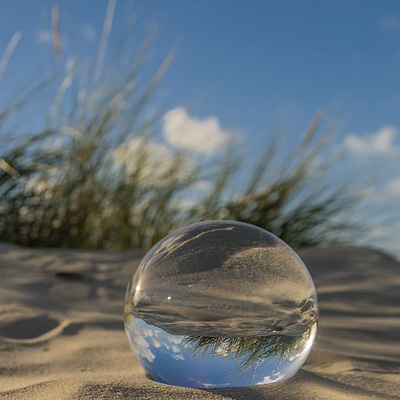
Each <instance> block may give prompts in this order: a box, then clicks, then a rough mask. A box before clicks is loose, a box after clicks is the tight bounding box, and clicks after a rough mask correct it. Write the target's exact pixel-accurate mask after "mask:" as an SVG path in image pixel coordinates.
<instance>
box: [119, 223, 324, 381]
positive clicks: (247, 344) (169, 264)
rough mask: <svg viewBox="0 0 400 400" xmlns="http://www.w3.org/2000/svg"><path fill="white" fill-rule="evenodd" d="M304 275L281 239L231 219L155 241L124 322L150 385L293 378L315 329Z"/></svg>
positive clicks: (132, 288) (131, 291)
mask: <svg viewBox="0 0 400 400" xmlns="http://www.w3.org/2000/svg"><path fill="white" fill-rule="evenodd" d="M317 316H318V309H317V303H316V292H315V287H314V283H313V281H312V278H311V276H310V274H309V272H308V270H307V268H306V267H305V265H304V264H303V262H302V261H301V259H300V258H299V257H298V255H297V254H296V253H295V252H294V251H293V250H292V249H291V248H290V247H289V246H288V245H287V244H285V243H284V242H283V241H282V240H280V239H279V238H277V237H276V236H275V235H273V234H272V233H270V232H267V231H265V230H263V229H261V228H258V227H256V226H253V225H250V224H245V223H241V222H236V221H206V222H200V223H196V224H192V225H189V226H186V227H184V228H182V229H179V230H177V231H175V232H173V233H171V234H170V235H168V236H166V237H165V238H164V239H162V240H161V241H160V242H158V243H157V244H156V245H155V246H154V247H153V248H152V249H151V250H150V251H149V252H148V253H147V254H146V256H145V257H144V258H143V260H142V261H141V263H140V265H139V267H138V269H137V271H136V273H135V274H134V276H133V278H132V279H131V281H130V282H129V284H128V289H127V293H126V300H125V310H124V321H125V330H126V333H127V336H128V339H129V343H130V346H131V348H132V350H133V352H134V354H135V356H136V357H137V358H138V360H139V361H140V363H141V364H142V366H143V367H144V369H145V371H146V373H147V376H148V377H149V378H150V379H153V380H156V381H159V382H162V383H166V384H171V385H178V386H189V387H201V388H218V387H233V386H248V385H259V384H267V383H272V382H276V381H280V380H282V379H287V378H290V377H291V376H293V375H294V374H295V373H296V372H297V371H298V369H299V368H300V367H301V366H302V365H303V363H304V362H305V360H306V358H307V356H308V354H309V352H310V350H311V346H312V344H313V342H314V340H315V336H316V332H317Z"/></svg>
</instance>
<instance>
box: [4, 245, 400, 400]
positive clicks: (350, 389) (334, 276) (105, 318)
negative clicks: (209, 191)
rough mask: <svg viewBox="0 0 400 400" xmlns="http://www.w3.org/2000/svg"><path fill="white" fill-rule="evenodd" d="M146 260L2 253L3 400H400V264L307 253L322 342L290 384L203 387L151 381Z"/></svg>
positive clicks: (126, 255) (373, 257) (8, 248)
mask: <svg viewBox="0 0 400 400" xmlns="http://www.w3.org/2000/svg"><path fill="white" fill-rule="evenodd" d="M143 254H144V253H143V252H123V253H112V252H90V251H67V250H37V249H25V248H21V247H18V246H14V245H9V244H0V352H1V353H0V354H1V355H0V399H29V400H36V399H37V400H39V399H40V400H43V399H57V400H64V399H68V400H69V399H203V398H204V399H233V400H239V399H250V400H251V399H254V400H261V399H278V400H280V399H282V400H283V399H309V400H311V399H354V400H355V399H371V398H375V399H400V264H399V263H397V262H396V261H394V260H393V259H391V258H390V257H388V256H387V255H385V254H382V253H380V252H377V251H373V250H369V249H363V248H355V247H332V248H329V249H306V250H303V251H301V252H300V255H301V257H302V258H303V260H304V261H305V263H306V264H307V266H308V267H309V269H310V272H311V274H312V275H313V278H314V280H315V283H316V286H317V292H318V295H319V305H320V323H319V333H318V338H317V342H316V344H315V345H314V347H313V349H312V352H311V354H310V356H309V358H308V360H307V362H306V364H305V365H304V366H303V368H302V369H301V370H300V371H299V372H298V373H297V375H296V376H295V377H294V378H292V379H289V380H287V381H283V382H279V383H275V384H270V385H265V386H254V387H247V388H235V389H211V390H202V389H191V388H179V387H174V386H169V385H163V384H160V383H157V382H153V381H151V380H149V379H148V378H147V377H146V376H145V373H144V372H143V370H142V368H141V366H140V365H139V363H138V362H137V361H136V360H135V358H134V356H133V354H132V352H131V350H130V348H129V345H128V341H127V339H126V336H125V332H124V329H123V322H122V309H123V301H124V295H125V287H126V284H127V282H128V279H129V277H130V275H131V274H132V273H133V271H134V269H135V267H136V266H137V264H138V262H139V261H140V259H141V257H142V256H143Z"/></svg>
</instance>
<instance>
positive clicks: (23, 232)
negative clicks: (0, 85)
mask: <svg viewBox="0 0 400 400" xmlns="http://www.w3.org/2000/svg"><path fill="white" fill-rule="evenodd" d="M110 4H111V2H110ZM57 34H59V30H57ZM58 39H59V40H57V43H58V48H57V49H56V53H57V54H58V56H57V61H56V63H57V65H58V69H59V72H58V73H57V74H56V76H55V77H52V79H43V80H41V81H40V82H39V83H38V84H36V85H34V89H33V90H31V91H30V92H28V93H25V94H19V96H18V100H17V101H16V102H14V104H12V105H11V106H8V107H7V108H6V109H5V110H4V111H3V113H1V114H0V129H1V128H2V127H3V129H2V133H1V135H2V136H1V135H0V144H3V146H2V147H1V150H0V151H1V153H0V239H1V240H5V241H11V242H15V243H19V244H23V245H26V246H45V247H71V248H95V249H127V248H149V247H150V246H152V245H153V244H154V243H156V242H157V241H158V240H160V239H161V238H162V237H164V236H165V235H166V234H168V233H169V232H170V231H171V230H173V229H175V228H177V227H180V226H183V225H186V224H189V223H192V222H197V221H201V220H207V219H234V220H240V221H244V222H248V223H251V224H254V225H257V226H260V227H262V228H265V229H267V230H269V231H272V232H274V233H276V234H277V235H278V236H280V237H281V238H282V239H283V240H285V241H286V242H288V243H289V244H291V245H293V246H308V245H318V244H324V243H330V242H332V241H337V240H344V239H343V238H344V237H346V240H351V238H352V234H353V232H354V229H355V228H357V224H354V223H350V221H352V220H353V218H352V212H353V209H354V208H357V206H358V203H359V197H358V196H357V193H356V191H355V190H349V188H348V187H341V188H334V190H332V189H331V188H329V187H325V186H324V182H327V181H328V180H329V179H328V178H329V173H330V169H329V166H327V165H321V163H318V158H319V157H320V155H321V154H322V153H323V151H325V150H326V148H327V147H329V140H328V139H329V136H328V135H322V136H321V135H319V138H318V132H317V131H318V127H319V122H320V117H319V116H317V117H316V118H315V120H314V121H312V123H311V125H310V127H309V129H308V130H307V131H306V133H305V134H304V136H303V138H302V140H301V141H300V143H293V146H292V152H289V153H288V154H286V155H285V156H284V157H282V151H281V148H280V147H279V145H278V144H277V143H276V142H272V141H271V144H269V145H267V146H266V149H265V151H264V152H263V154H262V156H261V157H260V159H259V160H258V161H257V162H256V163H254V164H253V167H249V162H248V159H247V158H246V155H243V154H242V153H241V152H240V150H239V149H240V145H239V143H238V142H235V141H232V142H231V143H230V144H229V145H227V146H226V147H227V148H226V149H225V151H223V152H222V155H220V156H219V157H218V156H216V157H214V158H213V160H212V162H211V164H210V163H208V162H199V161H197V162H195V161H193V159H191V156H190V155H189V154H187V153H184V152H182V151H178V150H174V149H171V147H168V146H166V144H165V143H163V142H162V140H161V138H160V137H159V135H158V134H157V129H158V126H159V122H160V118H161V116H162V114H163V112H162V111H163V110H161V109H158V110H157V109H156V106H155V104H156V103H155V102H154V100H155V99H156V98H157V94H158V92H157V90H158V88H159V85H160V80H161V79H162V76H163V75H164V73H165V72H166V70H167V69H168V67H169V65H170V64H171V61H172V58H173V57H172V56H171V55H170V56H167V57H166V59H165V60H164V62H163V63H162V64H161V65H160V67H159V69H158V70H156V71H154V73H153V74H152V76H150V77H149V78H147V79H146V76H149V73H148V71H149V69H148V67H147V64H146V57H147V51H148V42H147V41H144V42H143V45H142V46H139V48H138V49H137V51H136V53H135V54H134V55H132V56H131V57H128V55H130V50H129V49H127V48H126V47H124V46H120V45H117V48H115V49H114V54H115V57H114V58H113V63H111V64H107V65H104V66H99V60H100V61H101V59H102V57H101V56H98V57H96V59H93V60H92V69H89V72H88V71H87V70H84V69H82V68H80V67H79V62H78V61H79V60H78V61H75V63H72V64H71V62H70V64H68V61H65V63H64V64H62V66H61V67H60V65H59V63H60V60H59V59H60V52H61V49H60V47H59V46H60V44H59V42H60V40H61V39H62V38H61V39H60V38H58ZM107 41H108V37H107V35H104V34H103V40H102V43H100V46H99V48H100V49H102V50H101V51H102V52H103V51H104V46H106V44H107ZM64 58H65V59H67V57H66V56H64ZM99 71H100V72H99ZM85 76H89V77H91V76H92V77H93V78H91V79H84V77H85ZM44 93H45V94H46V96H47V98H50V101H48V102H47V103H45V104H47V109H46V112H44V113H43V121H44V122H43V124H42V125H43V127H42V128H40V129H39V130H38V131H37V132H33V133H31V134H29V135H25V136H24V138H23V140H22V141H21V140H17V139H16V138H17V137H18V121H22V120H25V119H26V118H29V115H30V114H29V113H27V112H25V113H24V107H25V108H26V107H29V106H30V105H33V104H37V102H38V101H40V100H41V99H42V98H43V96H44ZM154 109H156V111H154ZM10 119H11V120H12V121H14V125H13V126H14V128H15V130H14V131H8V130H7V131H5V129H6V128H5V127H8V126H9V125H7V122H8V121H10ZM5 143H7V146H5V145H4V144H5ZM201 182H203V183H204V182H206V183H207V187H208V189H207V190H206V192H205V193H203V194H202V195H201V196H200V195H199V196H195V201H194V202H193V201H192V203H191V205H190V206H187V205H186V206H184V204H185V200H187V199H188V198H193V193H194V191H195V190H197V189H196V188H197V185H198V184H199V183H201ZM321 182H322V184H321ZM349 238H350V239H349Z"/></svg>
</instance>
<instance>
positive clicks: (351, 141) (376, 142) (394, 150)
mask: <svg viewBox="0 0 400 400" xmlns="http://www.w3.org/2000/svg"><path fill="white" fill-rule="evenodd" d="M396 135H397V129H396V128H395V127H394V126H385V127H383V128H381V129H379V130H378V131H377V132H375V133H373V134H370V135H363V136H360V135H356V134H350V135H348V136H347V137H346V138H345V140H344V147H345V149H346V150H347V151H348V152H349V153H351V154H355V155H360V156H370V155H375V156H379V155H380V156H390V155H396V154H399V152H400V148H399V147H396V145H395V143H394V141H395V138H396Z"/></svg>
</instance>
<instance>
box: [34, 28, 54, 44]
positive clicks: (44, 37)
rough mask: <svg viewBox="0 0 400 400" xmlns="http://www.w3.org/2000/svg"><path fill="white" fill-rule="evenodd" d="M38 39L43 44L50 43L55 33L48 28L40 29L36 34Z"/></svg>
mask: <svg viewBox="0 0 400 400" xmlns="http://www.w3.org/2000/svg"><path fill="white" fill-rule="evenodd" d="M36 39H37V41H38V42H39V43H41V44H48V43H51V41H52V39H53V35H52V33H51V31H50V30H48V29H39V30H38V32H37V34H36Z"/></svg>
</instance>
